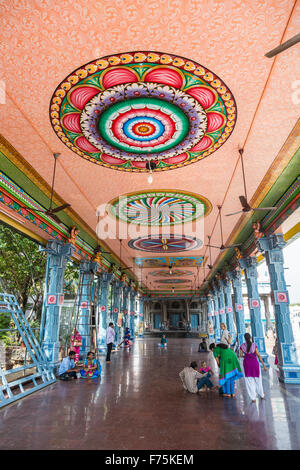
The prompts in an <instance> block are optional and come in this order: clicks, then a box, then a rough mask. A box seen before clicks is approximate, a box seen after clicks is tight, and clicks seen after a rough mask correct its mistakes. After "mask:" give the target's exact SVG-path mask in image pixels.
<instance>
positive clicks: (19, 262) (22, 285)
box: [0, 224, 46, 318]
mask: <svg viewBox="0 0 300 470" xmlns="http://www.w3.org/2000/svg"><path fill="white" fill-rule="evenodd" d="M45 265H46V254H45V253H43V252H40V251H39V247H38V244H37V243H35V242H33V241H32V240H29V239H28V238H26V237H24V236H23V235H21V234H19V233H17V232H16V231H15V230H13V229H11V228H9V227H6V226H4V225H2V224H0V290H1V291H2V292H7V293H9V294H13V295H15V296H16V298H17V300H18V302H19V304H20V306H21V308H22V310H23V312H25V311H26V308H27V307H28V302H29V300H32V301H33V306H32V313H33V312H34V313H35V316H36V317H37V318H39V317H40V314H41V305H42V297H43V284H44V275H45Z"/></svg>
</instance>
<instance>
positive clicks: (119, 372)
mask: <svg viewBox="0 0 300 470" xmlns="http://www.w3.org/2000/svg"><path fill="white" fill-rule="evenodd" d="M158 341H159V340H158V338H147V339H137V340H136V341H135V342H134V346H133V349H132V351H127V350H124V349H121V350H120V351H119V352H117V353H114V354H113V356H112V362H111V363H110V364H105V361H104V358H103V357H102V358H101V365H102V367H103V369H102V374H101V380H98V379H87V380H82V379H78V380H73V381H71V382H60V381H58V382H57V383H56V384H54V385H50V386H49V387H46V388H45V389H43V390H41V391H39V392H36V393H33V394H31V395H29V396H28V397H26V398H24V399H22V400H20V401H18V402H16V403H14V404H11V405H8V406H6V407H5V408H4V409H2V410H1V411H0V449H15V450H16V449H35V450H38V449H73V450H76V449H77V450H82V449H106V450H110V449H115V450H126V449H127V450H132V449H136V450H139V449H149V450H151V449H157V450H164V449H170V450H173V449H182V450H192V449H243V450H246V449H249V450H253V449H282V450H283V449H285V450H289V449H299V448H300V406H299V404H300V389H299V386H297V385H288V384H281V383H280V382H279V381H278V378H277V373H276V370H275V368H274V357H270V364H271V367H270V369H269V370H268V372H263V386H264V391H265V400H259V399H257V401H256V404H252V403H250V400H249V398H248V397H247V395H246V391H245V386H244V383H243V379H241V380H239V381H238V384H237V393H236V398H235V399H231V398H229V399H226V398H220V397H219V396H218V393H216V392H201V394H200V395H194V394H190V393H188V392H184V391H183V388H182V385H181V382H180V378H179V376H178V373H179V372H180V371H181V370H182V369H183V367H184V366H185V365H189V363H190V361H191V360H196V361H197V362H198V365H200V361H201V360H205V357H206V353H198V352H197V351H198V344H199V340H197V339H195V338H193V339H175V338H174V339H173V338H172V339H170V340H169V341H168V347H167V350H162V349H161V348H159V347H158V344H157V343H158Z"/></svg>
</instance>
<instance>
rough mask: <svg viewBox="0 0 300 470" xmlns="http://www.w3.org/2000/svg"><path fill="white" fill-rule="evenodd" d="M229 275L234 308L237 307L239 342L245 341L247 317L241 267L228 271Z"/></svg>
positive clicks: (236, 317)
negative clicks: (245, 314) (245, 315)
mask: <svg viewBox="0 0 300 470" xmlns="http://www.w3.org/2000/svg"><path fill="white" fill-rule="evenodd" d="M228 277H229V278H230V279H231V281H232V286H233V295H234V308H235V319H236V329H237V335H238V339H239V344H242V343H244V341H245V339H244V334H245V333H246V330H245V317H244V303H243V291H242V276H241V271H240V269H236V270H234V271H230V272H228Z"/></svg>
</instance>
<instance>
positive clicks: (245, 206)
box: [239, 196, 251, 211]
mask: <svg viewBox="0 0 300 470" xmlns="http://www.w3.org/2000/svg"><path fill="white" fill-rule="evenodd" d="M239 200H240V203H241V204H242V207H243V209H245V210H246V211H248V210H249V211H250V210H251V207H250V206H249V204H248V202H247V199H246V198H245V196H239Z"/></svg>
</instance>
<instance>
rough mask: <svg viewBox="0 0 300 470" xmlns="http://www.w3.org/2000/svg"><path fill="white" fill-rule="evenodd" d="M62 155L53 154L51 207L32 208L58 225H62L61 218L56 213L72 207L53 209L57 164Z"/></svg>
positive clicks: (65, 205)
mask: <svg viewBox="0 0 300 470" xmlns="http://www.w3.org/2000/svg"><path fill="white" fill-rule="evenodd" d="M59 155H60V153H54V154H53V157H54V169H53V177H52V187H51V198H50V206H49V209H46V210H44V209H32V208H30V210H31V211H33V212H43V213H44V214H46V215H48V216H49V217H51V219H53V220H55V222H57V223H58V224H60V223H61V222H60V220H59V218H58V217H57V215H56V213H57V212H60V211H63V210H64V209H66V208H67V207H70V206H71V204H67V203H66V204H62V205H61V206H58V207H55V208H54V209H53V208H52V199H53V189H54V181H55V171H56V162H57V159H58V157H59Z"/></svg>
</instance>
